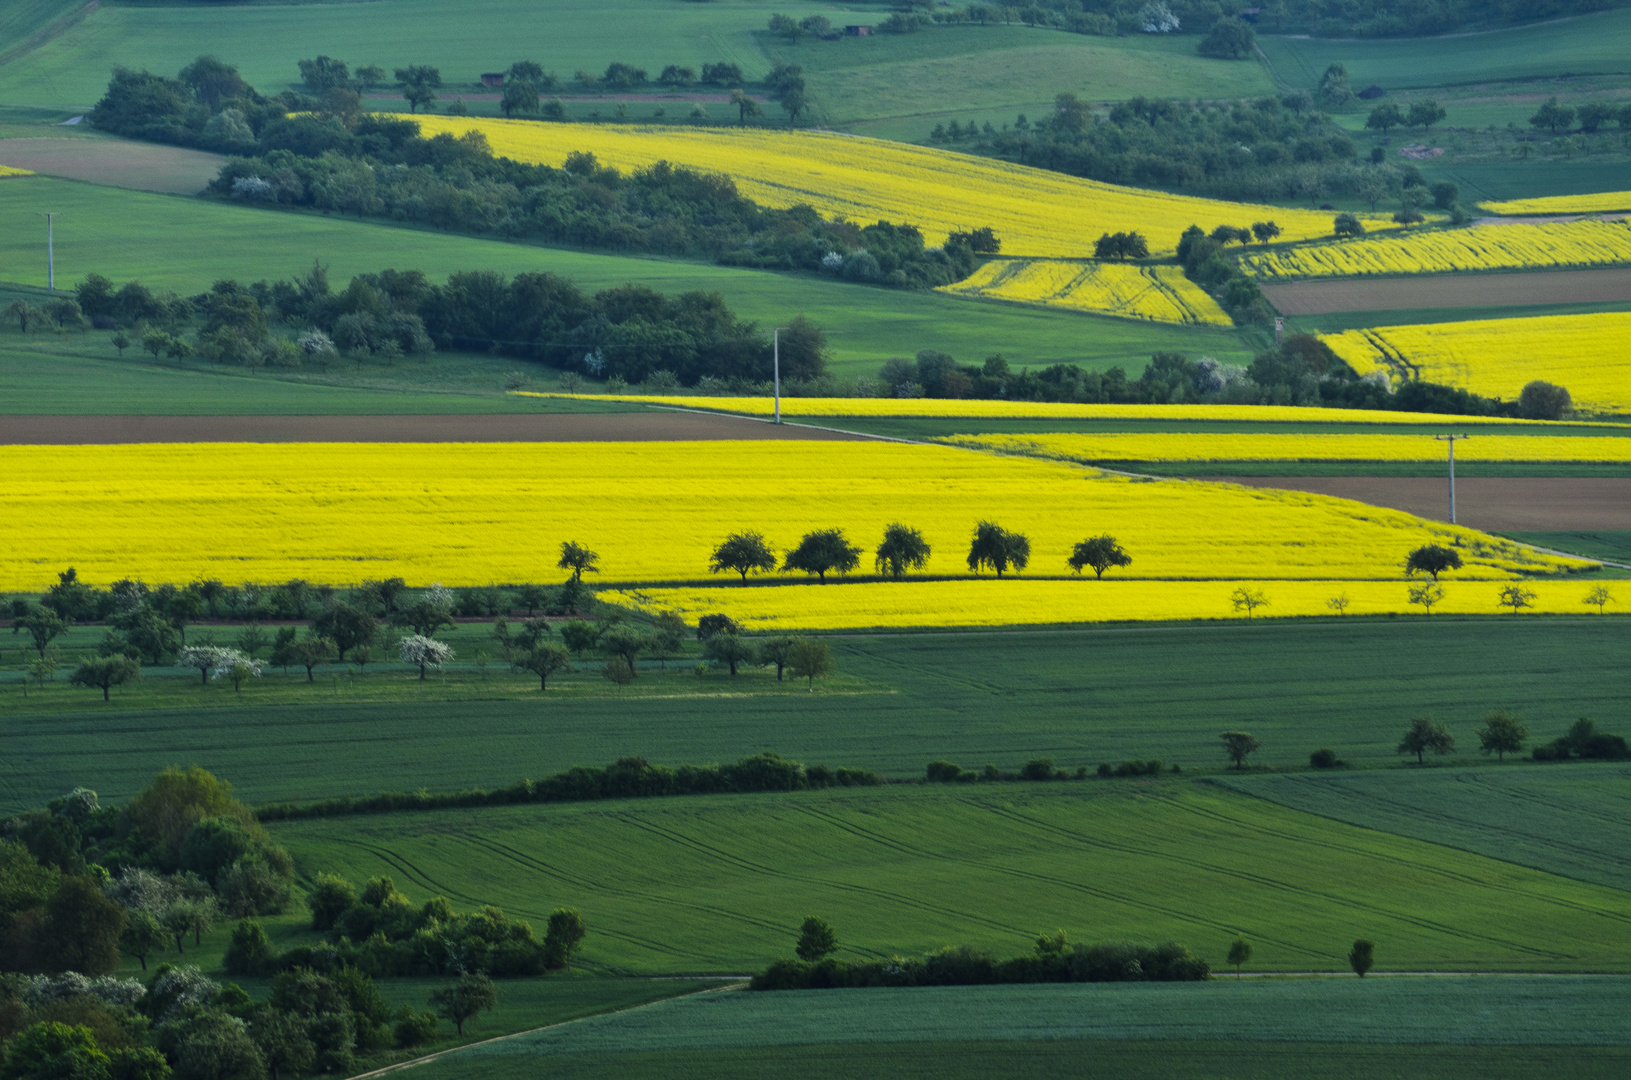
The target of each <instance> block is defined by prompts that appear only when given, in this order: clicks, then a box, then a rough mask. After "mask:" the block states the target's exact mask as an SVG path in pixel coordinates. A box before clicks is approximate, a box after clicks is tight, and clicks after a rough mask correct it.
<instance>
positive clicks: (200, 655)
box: [176, 645, 261, 686]
mask: <svg viewBox="0 0 1631 1080" xmlns="http://www.w3.org/2000/svg"><path fill="white" fill-rule="evenodd" d="M176 667H190V668H197V669H198V681H199V685H201V686H202V685H203V684H205V683H208V682H209V681H210V679H212V678H214V679H219V678H220V677H221V676H222V675H226V674H230V673H231V672H232V670H233V669H234V668H238V667H242V668H245V669H246V670H248V671H249V672H250V677H253V676H257V675H259V674H260V673H261V666H260V662H259V661H258V660H253V659H251V658H250V657H248V656H245V655H244V654H243V653H242V652H240V651H238V650H237V649H228V648H225V647H223V646H220V645H189V646H187V647H186V648H185V649H182V650H181V652H180V654H179V656H178V658H177V660H176ZM234 684H235V685H241V680H234Z"/></svg>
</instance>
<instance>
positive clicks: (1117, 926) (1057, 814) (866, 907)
mask: <svg viewBox="0 0 1631 1080" xmlns="http://www.w3.org/2000/svg"><path fill="white" fill-rule="evenodd" d="M270 828H271V830H272V834H273V836H274V837H275V838H276V839H277V840H278V842H279V843H281V844H283V845H285V846H286V847H287V848H288V849H289V851H290V853H291V854H292V855H293V856H294V857H295V860H296V862H297V864H298V866H299V868H300V871H301V873H302V874H305V875H310V874H314V873H316V872H319V871H327V872H330V873H335V872H339V873H344V874H346V875H347V876H350V877H352V878H354V879H363V878H367V877H370V876H374V875H377V874H389V875H391V876H392V877H394V878H395V880H396V882H397V885H398V887H399V888H402V889H403V890H404V891H406V892H407V893H408V895H409V896H410V898H412V899H413V900H414V901H416V902H419V901H423V900H426V899H429V898H430V897H431V896H434V895H445V896H447V897H448V898H450V899H451V900H452V901H453V902H454V904H455V905H456V906H459V907H464V906H468V905H470V904H475V903H492V904H496V905H498V906H499V907H501V908H503V909H504V911H505V912H506V913H507V914H510V915H511V916H512V917H516V918H526V919H530V920H533V921H534V922H535V923H539V922H542V921H543V920H544V919H545V918H547V916H548V913H549V911H550V910H551V909H553V908H555V907H574V908H578V909H579V910H581V911H582V912H583V916H584V918H585V920H586V921H587V922H588V924H589V927H590V936H589V938H588V940H587V941H586V942H585V945H584V950H583V954H582V957H583V963H584V965H585V966H586V967H588V968H590V969H592V970H617V969H632V970H638V971H642V972H651V973H658V972H662V973H682V972H710V971H720V972H742V971H751V970H755V969H757V968H759V967H761V966H762V965H764V964H765V963H767V962H768V961H769V960H771V959H774V958H776V957H779V956H785V955H787V954H788V953H789V951H790V949H791V947H792V944H793V941H794V939H795V937H796V933H797V927H798V925H799V922H800V920H801V919H803V918H804V917H805V916H806V915H809V914H812V913H819V914H820V915H821V916H822V917H823V918H825V919H827V920H828V921H829V922H830V923H832V925H833V926H834V928H835V929H836V930H837V932H838V936H839V941H840V944H841V952H840V955H841V956H850V957H866V958H880V957H888V956H890V955H894V954H907V955H910V954H921V953H924V952H927V951H930V950H932V949H936V948H939V947H942V946H945V945H952V944H972V945H977V946H980V947H982V948H987V949H990V950H992V951H994V952H996V953H998V954H999V955H1012V954H1014V953H1018V952H1029V951H1030V950H1031V948H1032V947H1033V942H1034V940H1035V938H1036V936H1037V935H1038V934H1040V933H1044V932H1051V931H1052V930H1054V929H1056V928H1059V927H1063V928H1064V929H1065V930H1066V931H1067V932H1069V933H1070V934H1071V935H1072V937H1074V938H1075V939H1077V940H1086V941H1104V940H1119V939H1123V938H1133V939H1138V940H1146V941H1148V940H1155V941H1164V940H1169V939H1175V940H1178V941H1182V942H1184V943H1186V944H1188V945H1189V946H1190V947H1191V948H1192V949H1195V950H1196V951H1197V953H1198V954H1199V955H1201V956H1205V957H1209V958H1212V959H1213V960H1214V962H1217V959H1218V958H1219V957H1220V955H1221V953H1222V952H1223V951H1224V950H1225V949H1226V948H1227V946H1228V943H1229V941H1230V940H1232V939H1233V937H1234V936H1235V935H1236V934H1237V933H1244V934H1246V935H1247V936H1248V937H1249V938H1250V939H1251V940H1252V941H1253V943H1254V947H1255V953H1254V956H1253V963H1254V965H1255V966H1257V967H1258V968H1259V969H1267V970H1276V969H1278V970H1308V969H1321V970H1342V969H1344V968H1345V967H1346V962H1345V956H1346V953H1347V948H1348V946H1349V944H1350V943H1351V942H1352V941H1353V940H1354V939H1355V938H1356V937H1367V938H1371V939H1372V940H1374V941H1377V942H1382V943H1385V945H1384V946H1383V948H1382V949H1381V951H1380V954H1379V956H1378V966H1379V967H1383V968H1394V969H1404V970H1414V969H1419V968H1423V967H1426V968H1450V969H1454V968H1475V969H1484V970H1489V969H1495V970H1516V971H1524V970H1571V969H1573V970H1578V969H1579V968H1581V967H1585V966H1589V967H1591V968H1593V969H1595V970H1608V971H1620V970H1627V969H1631V934H1627V928H1628V925H1631V909H1628V908H1627V905H1626V898H1625V894H1624V893H1622V892H1619V891H1617V890H1614V889H1608V888H1604V887H1602V886H1598V885H1590V884H1586V883H1583V882H1576V881H1572V880H1570V879H1567V878H1561V877H1556V876H1554V875H1550V874H1543V873H1540V872H1538V871H1535V870H1531V869H1528V868H1525V867H1519V866H1514V865H1511V864H1509V863H1501V862H1497V861H1495V860H1493V859H1487V858H1484V857H1482V856H1478V855H1472V854H1467V853H1464V852H1458V851H1453V850H1451V849H1447V848H1443V847H1439V846H1437V845H1433V844H1424V843H1421V842H1420V841H1416V840H1409V839H1405V838H1401V837H1395V836H1390V835H1387V834H1385V833H1377V832H1373V831H1370V830H1364V829H1358V828H1355V827H1353V826H1349V825H1344V824H1340V823H1338V822H1333V821H1328V820H1325V819H1322V818H1317V817H1314V816H1313V815H1309V814H1303V813H1299V812H1297V811H1294V810H1288V809H1286V808H1283V807H1279V806H1275V805H1274V804H1272V803H1267V802H1264V801H1261V800H1257V799H1252V798H1249V797H1246V796H1242V795H1239V794H1235V793H1233V792H1225V791H1222V790H1219V789H1215V788H1208V787H1205V786H1201V785H1196V784H1194V783H1193V782H1189V781H1183V780H1174V781H1169V782H1166V783H1161V784H1157V785H1154V786H1151V785H1148V784H1143V785H1140V784H1137V783H1135V782H1130V781H1129V782H1115V781H1099V780H1087V781H1066V782H1055V783H1051V784H1043V783H1035V784H1026V785H1022V786H1013V787H1000V788H989V787H982V786H976V787H973V788H969V787H965V786H963V785H948V786H944V787H942V786H938V785H936V786H927V787H904V788H870V789H836V791H816V792H804V793H792V794H786V795H768V794H767V795H728V796H707V797H695V798H681V799H666V800H644V801H630V802H623V803H601V804H593V805H592V806H585V805H561V806H545V807H538V806H526V807H509V808H498V809H486V810H478V811H459V812H454V811H447V812H439V813H402V814H389V815H380V816H353V817H346V818H326V819H321V818H320V819H312V820H307V821H301V822H290V823H272V825H271V826H270ZM1429 896H1430V897H1433V898H1434V899H1433V901H1432V903H1431V905H1430V907H1428V908H1426V909H1424V907H1423V899H1422V898H1423V897H1429ZM478 898H479V899H478Z"/></svg>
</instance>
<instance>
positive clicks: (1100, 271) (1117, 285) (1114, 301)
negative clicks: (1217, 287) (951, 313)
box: [939, 259, 1234, 326]
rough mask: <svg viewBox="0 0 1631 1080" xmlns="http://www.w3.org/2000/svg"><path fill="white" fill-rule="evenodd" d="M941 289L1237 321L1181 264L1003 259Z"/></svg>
mask: <svg viewBox="0 0 1631 1080" xmlns="http://www.w3.org/2000/svg"><path fill="white" fill-rule="evenodd" d="M939 291H941V292H949V293H953V294H955V295H958V296H986V297H991V298H993V299H997V300H1019V301H1024V302H1026V303H1032V304H1047V305H1049V306H1052V307H1063V308H1070V309H1071V310H1073V311H1089V312H1093V313H1094V314H1098V315H1118V316H1121V317H1122V318H1127V319H1151V320H1154V321H1156V322H1172V323H1198V324H1201V325H1204V326H1233V325H1234V320H1232V319H1230V318H1229V316H1228V314H1227V313H1226V312H1225V311H1224V310H1223V309H1222V308H1221V307H1219V306H1218V303H1217V301H1216V300H1213V299H1212V298H1211V297H1210V296H1208V295H1207V294H1206V291H1205V290H1204V289H1202V288H1201V287H1200V286H1199V285H1196V284H1195V283H1194V282H1193V281H1190V280H1189V279H1188V278H1187V277H1185V276H1184V272H1183V270H1182V269H1180V268H1179V267H1176V266H1128V265H1125V264H1121V263H1079V262H1059V261H1056V260H1044V259H998V260H993V261H991V262H988V263H986V264H985V265H983V266H981V267H980V268H979V269H978V270H976V271H974V273H973V274H972V275H970V276H969V277H967V278H965V279H963V280H962V281H959V282H958V283H957V284H955V285H946V286H943V287H942V288H941V289H940V290H939Z"/></svg>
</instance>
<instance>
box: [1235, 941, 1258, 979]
mask: <svg viewBox="0 0 1631 1080" xmlns="http://www.w3.org/2000/svg"><path fill="white" fill-rule="evenodd" d="M1251 958H1252V943H1251V942H1249V941H1247V940H1246V939H1245V938H1244V937H1237V938H1235V940H1234V944H1232V945H1230V946H1229V963H1231V964H1233V965H1234V966H1235V978H1237V979H1238V978H1240V969H1241V968H1242V967H1243V966H1244V965H1245V963H1246V961H1248V960H1250V959H1251Z"/></svg>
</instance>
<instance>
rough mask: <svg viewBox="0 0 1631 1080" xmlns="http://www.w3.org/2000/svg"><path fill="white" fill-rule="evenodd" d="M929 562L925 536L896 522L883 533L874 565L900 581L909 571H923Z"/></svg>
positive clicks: (881, 571)
mask: <svg viewBox="0 0 1631 1080" xmlns="http://www.w3.org/2000/svg"><path fill="white" fill-rule="evenodd" d="M928 562H929V544H928V542H927V541H925V540H924V539H923V534H922V533H920V532H918V531H917V530H916V529H909V528H907V527H906V526H905V525H902V524H900V523H899V522H896V523H895V524H893V525H890V526H889V527H888V528H886V529H884V531H883V543H881V544H879V545H878V551H877V559H876V561H875V563H874V565H875V566H876V567H877V569H878V571H879V572H880V573H887V574H888V575H889V576H890V577H892V578H894V579H895V580H896V581H899V580H900V579H901V578H902V577H904V576H905V574H906V571H908V570H921V569H923V567H924V566H926V565H927V564H928Z"/></svg>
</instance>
